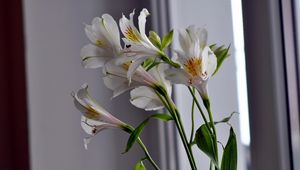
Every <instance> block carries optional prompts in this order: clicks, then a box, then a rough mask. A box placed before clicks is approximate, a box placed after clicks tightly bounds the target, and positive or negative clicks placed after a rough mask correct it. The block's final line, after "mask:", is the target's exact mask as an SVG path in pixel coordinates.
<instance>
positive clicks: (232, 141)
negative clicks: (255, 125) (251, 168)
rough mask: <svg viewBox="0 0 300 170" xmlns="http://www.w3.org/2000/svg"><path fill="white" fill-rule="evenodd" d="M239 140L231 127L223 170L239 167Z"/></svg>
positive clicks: (222, 165) (224, 155) (234, 169)
mask: <svg viewBox="0 0 300 170" xmlns="http://www.w3.org/2000/svg"><path fill="white" fill-rule="evenodd" d="M237 155H238V153H237V142H236V136H235V133H234V131H233V128H232V127H231V128H230V134H229V138H228V141H227V144H226V146H225V149H224V152H223V157H222V163H221V170H236V169H237Z"/></svg>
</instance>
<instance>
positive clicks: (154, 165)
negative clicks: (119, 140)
mask: <svg viewBox="0 0 300 170" xmlns="http://www.w3.org/2000/svg"><path fill="white" fill-rule="evenodd" d="M124 128H125V131H126V132H128V133H132V132H133V131H134V128H133V127H132V126H130V125H127V126H126V127H124ZM137 142H138V144H139V145H140V147H141V148H142V150H143V151H144V153H145V155H146V159H147V160H148V161H149V162H150V163H151V165H152V166H153V167H154V168H155V169H156V170H160V169H159V167H158V166H157V164H156V163H155V162H154V160H153V159H152V157H151V155H150V153H149V151H148V149H147V147H146V146H145V144H144V143H143V141H142V140H141V139H140V138H138V139H137Z"/></svg>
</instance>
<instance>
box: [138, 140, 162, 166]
mask: <svg viewBox="0 0 300 170" xmlns="http://www.w3.org/2000/svg"><path fill="white" fill-rule="evenodd" d="M137 141H138V143H139V145H140V146H141V148H142V149H143V150H144V153H145V155H146V158H147V159H148V161H149V162H150V163H151V164H152V166H153V167H154V168H155V169H156V170H159V167H158V166H157V165H156V163H155V162H154V160H153V159H152V157H151V156H150V153H149V152H148V150H147V148H146V146H145V145H144V143H143V142H142V140H141V139H140V138H138V139H137Z"/></svg>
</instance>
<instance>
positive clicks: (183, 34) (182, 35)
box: [179, 30, 192, 52]
mask: <svg viewBox="0 0 300 170" xmlns="http://www.w3.org/2000/svg"><path fill="white" fill-rule="evenodd" d="M179 43H180V46H181V48H182V50H183V51H184V52H186V51H189V49H190V46H191V44H192V41H191V38H190V36H189V34H188V33H187V31H186V30H179Z"/></svg>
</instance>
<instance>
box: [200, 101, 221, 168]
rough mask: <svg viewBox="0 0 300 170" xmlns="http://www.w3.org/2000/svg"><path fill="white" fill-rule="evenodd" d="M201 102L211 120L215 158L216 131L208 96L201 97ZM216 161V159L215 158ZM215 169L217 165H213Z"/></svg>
mask: <svg viewBox="0 0 300 170" xmlns="http://www.w3.org/2000/svg"><path fill="white" fill-rule="evenodd" d="M202 100H203V104H204V106H205V108H206V110H207V112H208V116H209V121H210V122H211V126H212V129H213V133H214V135H213V137H214V145H215V149H216V154H217V158H218V143H217V141H218V139H217V131H216V127H215V123H214V119H213V115H212V112H211V108H210V100H209V98H208V97H207V98H203V99H202ZM217 161H218V160H217ZM215 170H218V167H215Z"/></svg>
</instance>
